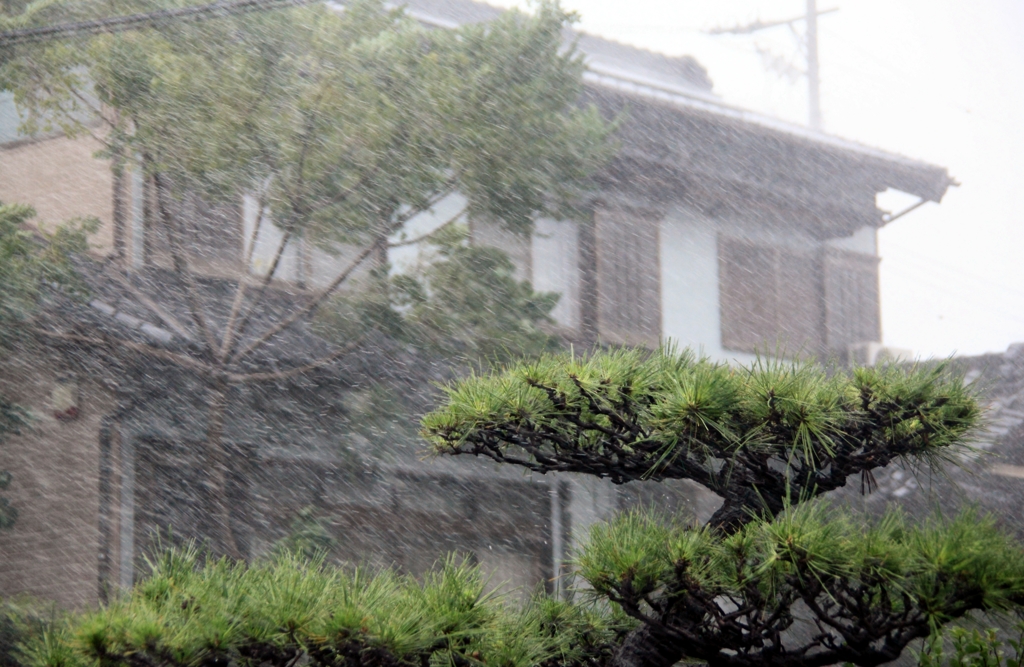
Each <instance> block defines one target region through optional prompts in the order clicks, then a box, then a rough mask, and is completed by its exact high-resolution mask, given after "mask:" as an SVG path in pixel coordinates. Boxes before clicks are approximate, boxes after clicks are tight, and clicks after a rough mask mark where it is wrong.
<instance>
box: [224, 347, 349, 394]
mask: <svg viewBox="0 0 1024 667" xmlns="http://www.w3.org/2000/svg"><path fill="white" fill-rule="evenodd" d="M364 339H365V336H360V337H359V338H357V339H356V340H354V341H352V342H350V343H349V344H347V345H346V346H345V347H343V348H341V349H339V350H336V351H335V352H332V353H331V354H328V355H326V356H324V357H321V358H319V359H317V360H316V361H312V362H310V363H308V364H304V365H302V366H298V367H296V368H289V369H288V370H285V371H276V372H273V373H241V374H239V373H228V380H229V381H230V382H233V383H235V384H244V383H247V382H267V381H272V380H286V379H288V378H292V377H295V376H297V375H302V374H303V373H308V372H309V371H312V370H316V369H317V368H321V367H322V366H326V365H327V364H329V363H331V362H332V361H334V360H335V359H337V358H339V357H341V356H344V355H346V354H348V353H349V352H352V351H353V350H355V349H356V348H357V347H359V345H360V344H361V343H362V342H363V340H364Z"/></svg>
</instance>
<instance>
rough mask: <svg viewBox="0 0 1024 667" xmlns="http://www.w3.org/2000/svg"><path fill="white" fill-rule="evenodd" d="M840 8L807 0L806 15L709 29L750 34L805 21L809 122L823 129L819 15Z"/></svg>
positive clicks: (725, 32) (711, 31)
mask: <svg viewBox="0 0 1024 667" xmlns="http://www.w3.org/2000/svg"><path fill="white" fill-rule="evenodd" d="M837 11H839V9H838V8H837V7H833V8H832V9H825V10H823V11H820V12H819V11H818V4H817V0H807V12H806V14H805V15H804V16H798V17H796V18H791V19H786V20H784V21H768V22H762V21H755V22H753V23H749V24H747V25H741V26H736V27H735V28H715V29H714V30H709V31H708V34H709V35H726V34H728V35H749V34H752V33H755V32H758V31H759V30H766V29H768V28H776V27H778V26H783V25H788V26H789V27H790V28H792V27H793V24H794V23H798V22H799V21H805V22H806V23H807V30H806V31H805V32H804V52H805V54H806V56H807V70H806V71H805V72H804V74H805V75H806V76H807V124H808V125H809V126H810V127H811V129H813V130H821V79H820V77H819V75H818V17H819V16H822V15H824V14H831V13H832V12H837Z"/></svg>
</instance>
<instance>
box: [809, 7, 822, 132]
mask: <svg viewBox="0 0 1024 667" xmlns="http://www.w3.org/2000/svg"><path fill="white" fill-rule="evenodd" d="M806 20H807V37H806V40H807V123H808V125H810V126H811V129H812V130H821V90H820V86H821V80H820V79H819V78H818V6H817V1H816V0H807V19H806Z"/></svg>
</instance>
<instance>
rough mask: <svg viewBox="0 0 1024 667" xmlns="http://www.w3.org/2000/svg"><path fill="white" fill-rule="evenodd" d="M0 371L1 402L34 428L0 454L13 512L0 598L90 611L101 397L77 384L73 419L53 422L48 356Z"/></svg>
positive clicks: (16, 358) (106, 407)
mask: <svg viewBox="0 0 1024 667" xmlns="http://www.w3.org/2000/svg"><path fill="white" fill-rule="evenodd" d="M0 363H2V366H0V394H3V395H4V396H5V397H7V398H8V399H10V400H13V401H14V402H16V403H18V404H20V405H23V406H25V407H27V408H28V409H30V410H31V412H32V415H33V417H34V418H35V421H34V423H33V424H32V426H31V427H30V428H29V429H28V430H26V432H25V433H24V434H23V435H21V436H13V437H11V438H10V439H8V440H7V441H6V442H5V443H4V444H3V446H0V470H8V471H10V472H11V474H12V475H13V480H12V482H11V485H10V487H8V489H7V490H6V491H4V492H2V495H4V496H6V497H7V498H9V499H10V501H11V503H12V504H13V505H14V506H15V507H16V508H17V509H18V519H17V521H16V523H15V524H14V526H13V528H11V529H10V530H7V531H3V532H0V596H4V597H7V596H11V595H17V594H27V595H31V596H33V597H37V598H41V599H45V600H52V601H55V602H57V603H59V604H60V605H61V606H63V607H66V608H81V607H85V606H89V605H93V604H95V603H96V601H97V599H98V592H99V568H100V560H99V554H100V542H101V540H100V527H99V514H100V493H99V484H100V448H99V436H98V434H99V431H100V421H101V419H102V418H103V416H104V415H105V414H107V413H108V412H109V411H110V410H111V409H112V401H111V400H110V397H109V394H108V393H107V391H106V390H105V389H104V388H103V387H101V386H98V385H97V384H95V383H94V382H92V381H90V380H89V378H86V377H80V378H79V381H80V384H79V413H78V417H77V418H76V419H73V420H58V419H56V418H55V417H54V416H53V415H54V409H55V408H56V407H60V406H55V405H54V397H53V395H52V394H53V390H54V388H55V386H56V384H57V381H58V378H61V377H66V376H65V375H64V373H63V370H62V364H61V362H60V359H59V358H58V357H57V356H56V355H54V354H52V353H46V352H43V353H40V354H38V355H32V356H31V358H28V357H27V356H26V355H18V354H15V355H11V356H8V357H7V358H6V359H4V360H3V362H0Z"/></svg>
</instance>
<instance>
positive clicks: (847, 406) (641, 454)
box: [423, 348, 981, 529]
mask: <svg viewBox="0 0 1024 667" xmlns="http://www.w3.org/2000/svg"><path fill="white" fill-rule="evenodd" d="M980 416H981V411H980V407H979V405H978V402H977V400H976V399H975V398H974V396H973V395H972V394H971V393H970V392H969V391H968V390H967V389H966V388H965V386H964V384H963V381H962V380H961V379H959V378H957V377H956V376H955V375H951V374H948V373H946V372H945V371H944V369H943V367H941V366H939V367H935V368H931V369H924V368H922V369H911V370H909V371H906V370H903V369H900V368H894V367H893V368H881V367H876V368H859V369H856V370H855V371H853V372H852V373H849V374H847V373H843V372H837V373H834V374H832V375H829V374H827V373H826V372H825V370H824V369H823V368H821V367H819V366H816V365H811V364H800V363H790V362H784V361H770V360H761V361H758V362H756V363H755V364H753V365H752V366H751V367H748V368H738V367H734V366H730V365H728V364H724V363H715V362H711V361H709V360H707V359H702V358H698V357H697V356H696V355H694V354H693V353H692V352H690V351H683V352H681V353H677V352H676V351H674V350H672V349H670V348H668V349H662V350H659V351H657V352H653V353H651V352H647V351H643V350H623V351H611V352H606V353H601V352H599V353H595V354H591V355H585V356H574V355H571V354H561V355H550V356H545V357H542V358H540V359H539V360H536V361H523V362H519V363H514V364H511V365H509V366H507V367H506V368H504V369H502V370H499V371H495V372H493V373H491V374H485V375H478V376H475V377H470V378H467V379H465V380H461V381H459V382H457V383H455V384H453V385H452V386H451V387H450V388H449V389H448V397H447V403H446V405H445V406H444V407H443V408H442V409H440V410H438V411H436V412H434V413H432V414H430V415H429V416H427V418H426V419H425V420H424V421H423V432H424V434H425V435H426V436H427V437H428V438H429V439H430V440H431V442H432V443H433V446H434V449H435V451H437V452H438V453H443V454H473V455H478V456H486V457H489V458H492V459H494V460H496V461H499V462H503V463H512V464H515V465H520V466H524V467H526V468H528V469H530V470H534V471H537V472H543V473H546V472H582V473H587V474H590V475H596V476H598V477H605V478H608V479H611V480H612V481H613V482H616V483H620V484H621V483H625V482H629V481H641V480H652V481H657V480H662V479H690V480H693V481H695V482H698V483H700V484H702V485H704V486H706V487H707V488H709V489H711V490H712V491H714V492H715V493H717V494H718V495H720V496H722V497H723V498H724V499H725V503H724V504H723V506H722V507H721V508H720V509H719V510H718V512H717V513H716V514H715V516H714V517H713V518H712V520H711V522H712V525H714V526H716V527H719V528H723V529H732V528H735V527H739V526H741V525H742V524H743V523H746V522H747V521H749V520H750V519H751V518H752V513H753V515H756V514H761V513H763V514H764V515H766V516H773V515H775V514H777V513H778V512H780V511H781V510H782V509H783V508H784V507H785V505H786V503H788V502H793V501H796V500H798V499H800V500H803V499H807V498H810V497H812V496H816V495H819V494H821V493H825V492H827V491H831V490H833V489H836V488H838V487H841V486H845V484H846V483H847V478H848V477H850V476H852V475H863V476H864V478H865V480H870V477H869V476H870V473H871V470H873V469H875V468H878V467H882V466H885V465H887V464H888V463H889V462H891V461H893V460H896V459H904V460H909V461H921V460H924V461H932V462H941V461H944V460H950V459H952V458H953V457H954V456H955V455H956V454H957V453H959V452H960V451H962V450H963V449H964V438H965V436H966V435H967V433H968V432H969V431H970V429H971V428H973V427H975V426H977V425H978V422H979V419H980Z"/></svg>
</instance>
